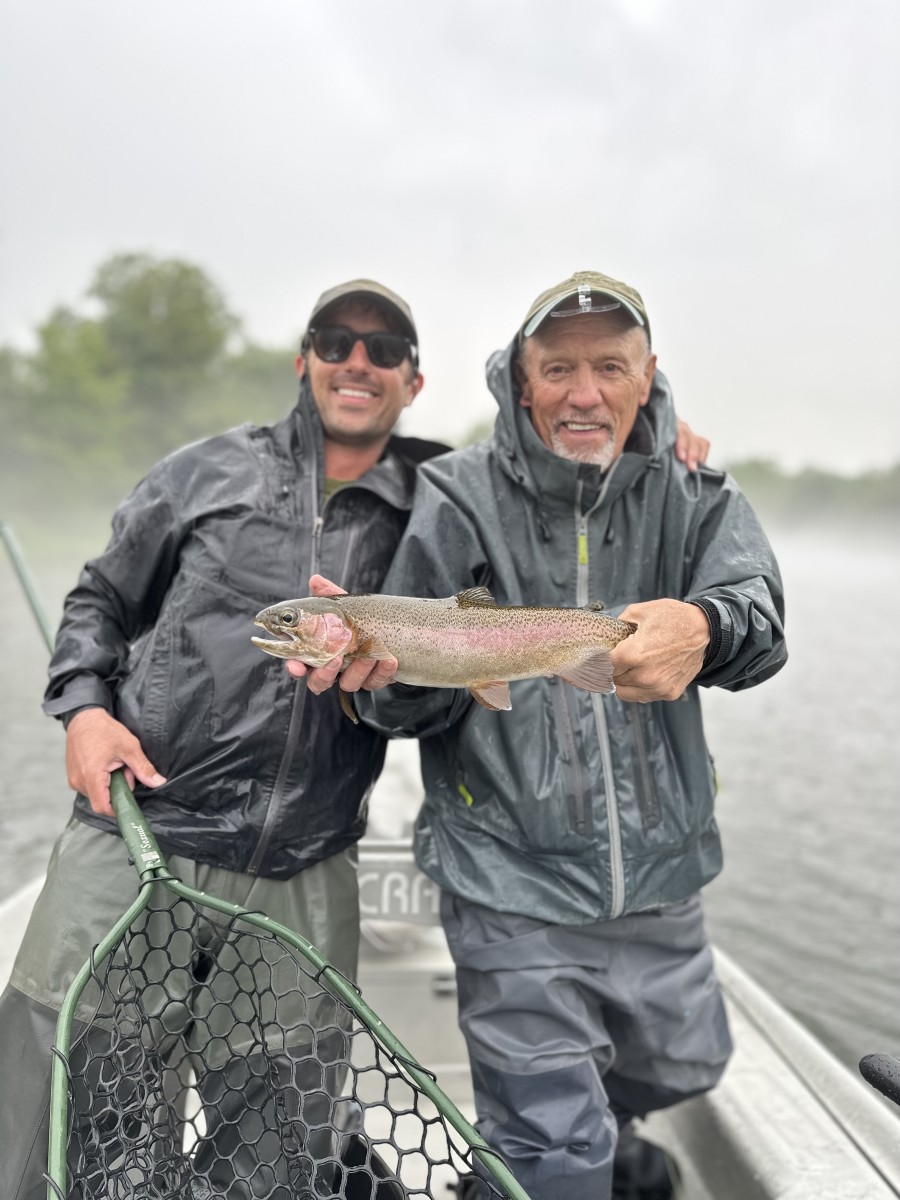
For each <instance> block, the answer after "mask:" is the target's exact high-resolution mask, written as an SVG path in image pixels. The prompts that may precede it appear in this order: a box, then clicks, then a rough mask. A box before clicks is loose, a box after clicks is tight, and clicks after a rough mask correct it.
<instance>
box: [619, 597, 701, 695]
mask: <svg viewBox="0 0 900 1200" xmlns="http://www.w3.org/2000/svg"><path fill="white" fill-rule="evenodd" d="M621 619H622V620H623V621H634V622H635V624H636V625H637V630H636V631H635V632H634V633H633V634H632V635H631V637H627V638H625V640H624V641H622V642H619V644H618V646H616V648H615V649H614V650H613V651H612V654H611V658H612V661H613V667H614V672H615V674H614V679H615V684H616V692H617V693H618V695H619V696H620V698H621V699H622V700H629V701H634V702H636V703H638V704H646V703H648V702H649V701H651V700H677V699H678V698H679V696H681V695H683V693H684V690H685V688H686V687H687V686H688V684H689V683H690V682H691V681H692V680H693V679H694V678H695V677H696V675H697V674H698V673H699V671H700V669H701V667H702V666H703V656H704V654H705V652H706V647H707V646H708V645H709V623H708V622H707V620H706V617H705V615H704V613H703V610H702V609H700V608H698V607H697V606H696V605H695V604H684V603H682V601H680V600H650V601H648V602H647V603H645V604H629V606H628V608H626V609H625V611H624V612H623V613H622V614H621Z"/></svg>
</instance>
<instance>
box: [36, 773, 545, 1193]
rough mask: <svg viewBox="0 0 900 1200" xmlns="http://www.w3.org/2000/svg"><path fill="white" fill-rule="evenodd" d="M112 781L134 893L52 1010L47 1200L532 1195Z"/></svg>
mask: <svg viewBox="0 0 900 1200" xmlns="http://www.w3.org/2000/svg"><path fill="white" fill-rule="evenodd" d="M110 790H111V795H112V801H113V807H114V809H115V812H116V816H117V818H118V821H119V827H120V830H121V832H122V836H123V838H124V840H125V843H126V846H127V849H128V853H129V854H130V856H131V859H132V860H133V862H134V865H135V870H136V872H137V875H138V877H139V890H138V894H137V898H136V899H135V901H134V903H133V904H132V905H131V907H130V908H129V909H128V911H127V912H126V913H124V914H123V916H122V918H121V919H120V920H119V921H118V923H117V924H116V925H115V926H114V928H113V929H111V930H110V932H109V933H108V934H107V935H106V937H105V938H103V940H102V941H101V942H100V943H99V944H98V945H97V946H96V947H95V948H94V950H93V952H92V954H91V958H90V960H89V961H88V962H87V963H85V964H84V966H83V967H82V969H81V970H80V971H79V973H78V975H77V976H76V978H75V979H74V981H73V982H72V985H71V987H70V988H69V991H68V993H67V995H66V998H65V1001H64V1003H63V1006H62V1009H61V1010H60V1014H59V1020H58V1023H57V1030H56V1038H55V1042H54V1062H53V1071H52V1079H51V1104H50V1142H49V1156H48V1170H47V1196H48V1200H331V1198H335V1200H337V1198H342V1200H406V1198H407V1197H422V1198H426V1197H431V1198H433V1200H438V1197H441V1200H444V1198H445V1197H446V1196H447V1194H448V1190H452V1189H453V1188H454V1187H455V1185H456V1184H457V1182H458V1181H459V1179H460V1178H462V1177H464V1176H466V1175H468V1174H475V1175H477V1176H479V1177H480V1179H481V1181H482V1182H481V1185H480V1186H481V1188H482V1191H483V1194H484V1195H485V1196H490V1197H500V1198H504V1197H505V1198H508V1200H528V1197H527V1195H526V1193H525V1192H524V1191H523V1190H522V1188H521V1187H520V1186H519V1185H518V1184H517V1183H516V1181H515V1179H514V1178H513V1176H512V1174H511V1172H510V1171H509V1169H508V1167H507V1166H506V1164H505V1163H504V1162H503V1161H502V1159H501V1158H500V1157H499V1156H498V1155H497V1153H496V1151H494V1150H492V1149H491V1148H490V1147H489V1146H488V1145H487V1143H486V1142H485V1141H484V1140H483V1139H482V1138H481V1137H480V1136H479V1135H478V1133H477V1132H476V1131H475V1129H474V1128H473V1127H472V1126H471V1124H470V1123H469V1122H468V1121H467V1120H466V1118H465V1117H464V1116H463V1115H462V1113H460V1111H459V1110H458V1109H457V1108H456V1106H455V1105H454V1104H453V1103H452V1101H451V1100H450V1099H449V1098H448V1097H447V1096H446V1095H445V1094H444V1092H443V1091H442V1090H441V1088H440V1087H439V1086H438V1084H437V1080H436V1078H435V1077H434V1075H433V1074H432V1073H431V1072H429V1071H428V1070H426V1068H425V1067H423V1066H422V1065H421V1064H420V1063H419V1062H418V1061H417V1060H416V1059H415V1058H414V1057H413V1055H412V1054H411V1053H410V1052H409V1051H408V1050H407V1049H406V1048H405V1046H403V1044H402V1043H401V1042H400V1041H399V1039H398V1038H397V1037H395V1035H394V1034H393V1033H392V1032H391V1031H390V1030H389V1029H388V1028H387V1027H386V1026H385V1025H384V1023H383V1022H382V1021H381V1019H380V1018H379V1017H378V1016H377V1014H376V1013H375V1012H373V1011H372V1009H371V1008H369V1006H368V1005H367V1004H366V1003H365V1001H364V1000H363V998H362V996H361V994H360V992H359V990H358V989H357V988H356V987H355V985H353V984H352V983H350V982H349V981H348V980H347V979H345V978H344V977H343V976H342V975H341V974H340V972H339V971H337V970H336V969H335V968H334V967H332V966H331V965H330V964H329V963H328V961H327V960H326V959H325V958H324V957H323V956H322V955H321V954H320V953H319V951H318V950H316V948H315V947H314V946H313V945H311V944H310V943H309V942H308V941H307V940H306V939H305V938H303V937H301V936H300V935H299V934H297V933H296V932H294V931H293V930H291V929H288V928H287V927H286V926H284V925H281V924H280V923H279V922H277V921H273V920H271V919H270V918H269V917H267V916H266V915H265V914H263V913H259V912H251V911H248V910H246V909H243V908H241V907H240V906H239V905H235V904H231V903H229V902H228V901H224V900H220V899H218V898H216V897H214V896H210V895H207V894H206V893H204V892H199V891H197V890H196V889H194V888H191V887H188V886H186V885H185V884H183V883H182V882H181V881H180V880H178V879H177V878H175V877H174V876H173V875H172V874H171V873H170V871H169V870H168V867H167V865H166V862H165V859H164V857H163V855H162V853H161V851H160V849H159V847H158V845H157V844H156V841H155V839H154V837H153V835H152V833H151V832H150V830H149V828H148V826H147V824H146V822H145V820H144V818H143V816H142V814H141V812H140V809H139V808H138V806H137V804H136V802H135V800H134V797H133V795H132V794H131V791H130V789H129V788H128V786H127V784H126V782H125V780H124V777H123V776H122V774H121V772H116V773H115V774H114V775H113V779H112V785H111V789H110Z"/></svg>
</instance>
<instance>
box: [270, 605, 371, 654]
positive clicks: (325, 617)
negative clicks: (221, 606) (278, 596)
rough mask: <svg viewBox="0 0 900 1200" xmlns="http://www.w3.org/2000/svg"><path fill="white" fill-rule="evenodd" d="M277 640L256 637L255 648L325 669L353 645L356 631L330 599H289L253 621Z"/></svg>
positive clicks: (271, 606)
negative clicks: (326, 665) (327, 664)
mask: <svg viewBox="0 0 900 1200" xmlns="http://www.w3.org/2000/svg"><path fill="white" fill-rule="evenodd" d="M253 624H254V625H259V626H260V627H261V628H262V629H265V630H266V632H267V633H271V634H273V635H274V637H273V638H271V639H270V638H260V637H254V638H251V639H250V640H251V641H252V642H253V644H254V646H258V647H259V648H260V650H264V651H265V652H266V654H274V655H275V657H276V658H296V659H299V661H300V662H302V663H306V665H307V666H308V667H324V666H325V664H326V663H330V662H331V660H332V659H333V658H336V657H338V656H339V655H343V654H344V653H345V652H346V651H347V650H348V649H349V648H350V647H351V646H352V644H353V641H354V630H353V628H352V626H351V625H350V624H349V622H347V621H346V620H345V619H344V617H343V616H342V614H341V613H340V611H339V609H338V608H337V606H336V605H335V604H334V603H332V602H331V600H330V599H327V598H324V597H318V596H308V597H307V598H306V599H305V600H285V601H283V602H282V603H281V604H272V605H270V606H269V607H268V608H264V609H263V610H262V612H258V613H257V614H256V616H255V617H254V619H253Z"/></svg>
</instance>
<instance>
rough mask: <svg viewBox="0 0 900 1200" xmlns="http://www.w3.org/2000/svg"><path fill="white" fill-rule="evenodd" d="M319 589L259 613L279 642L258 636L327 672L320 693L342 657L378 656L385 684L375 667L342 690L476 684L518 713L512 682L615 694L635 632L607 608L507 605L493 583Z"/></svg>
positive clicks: (483, 698)
mask: <svg viewBox="0 0 900 1200" xmlns="http://www.w3.org/2000/svg"><path fill="white" fill-rule="evenodd" d="M316 584H317V590H319V591H320V592H327V595H321V596H307V597H305V598H303V599H299V600H285V601H282V602H281V603H279V604H272V605H270V606H269V607H268V608H266V609H263V611H262V612H260V613H257V615H256V618H255V623H256V624H257V625H259V626H260V627H261V628H263V629H265V630H267V631H268V632H269V633H271V634H273V635H274V638H258V637H255V638H253V639H252V640H253V642H254V644H255V645H257V646H258V647H259V648H260V649H261V650H264V651H265V652H266V653H267V654H273V655H276V656H277V657H278V658H285V659H298V660H300V661H301V662H303V663H305V664H306V665H307V666H308V667H314V668H319V669H321V668H325V669H326V671H327V672H329V674H328V675H325V676H324V677H323V676H322V675H320V676H319V677H318V679H317V681H316V686H317V687H318V688H319V690H325V688H326V687H327V686H330V684H331V682H333V678H334V676H333V675H332V674H330V673H331V672H334V671H335V670H336V664H335V659H338V658H341V659H344V660H347V659H350V660H371V659H375V660H379V661H380V663H381V667H382V672H383V678H382V679H381V680H379V677H378V675H377V674H376V672H375V670H374V669H373V670H371V671H369V670H368V667H366V668H365V678H364V681H363V682H360V680H359V679H357V678H355V677H351V680H350V681H349V682H350V686H349V687H348V686H346V685H345V683H344V680H343V679H342V681H341V691H342V693H345V692H347V691H349V690H351V688H352V690H356V688H358V687H359V686H362V687H365V688H367V689H369V690H374V689H375V688H376V687H379V686H383V683H386V682H388V681H389V680H390V679H391V678H393V679H396V680H397V681H398V682H399V683H409V684H413V685H415V686H418V687H435V688H467V689H468V691H469V692H470V693H471V694H472V696H473V697H474V698H475V699H476V700H477V701H478V703H479V704H482V705H483V706H484V707H485V708H488V709H491V710H497V709H509V708H511V707H512V706H511V704H510V698H509V682H510V681H511V680H515V679H534V678H536V677H539V676H550V675H556V676H558V677H559V678H560V679H563V680H565V681H566V682H567V683H571V684H572V685H573V686H574V687H580V688H584V689H585V690H586V691H590V692H611V691H613V663H612V659H611V658H610V650H612V648H613V647H614V646H616V645H617V644H618V643H619V642H620V641H621V640H622V639H623V638H627V637H630V636H631V634H633V633H634V630H635V626H634V625H632V624H631V623H629V622H627V621H620V620H618V619H617V618H616V617H610V616H607V614H606V613H604V612H601V611H600V609H601V607H602V606H601V605H597V604H589V605H587V606H586V607H585V608H539V607H533V606H528V605H508V606H503V605H498V604H497V602H496V601H495V600H494V598H493V596H492V595H491V594H490V592H489V591H488V590H487V588H484V587H473V588H468V589H467V590H465V591H462V592H460V593H459V594H458V595H456V596H447V597H446V598H441V599H434V600H432V599H418V598H416V597H412V596H383V595H347V594H346V593H344V592H340V591H337V590H336V589H334V588H333V587H331V586H330V585H329V584H328V581H327V580H322V579H319V580H317V581H316ZM349 670H350V668H347V671H349ZM347 671H345V676H346V674H347ZM292 673H293V674H303V673H301V672H297V671H294V672H292ZM344 701H345V697H343V695H342V703H344ZM344 707H345V709H346V704H345V703H344Z"/></svg>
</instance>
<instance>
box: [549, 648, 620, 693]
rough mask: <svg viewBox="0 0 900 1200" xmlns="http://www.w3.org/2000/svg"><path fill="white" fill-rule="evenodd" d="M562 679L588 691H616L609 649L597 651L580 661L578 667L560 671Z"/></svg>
mask: <svg viewBox="0 0 900 1200" xmlns="http://www.w3.org/2000/svg"><path fill="white" fill-rule="evenodd" d="M558 674H559V677H560V679H564V680H565V681H566V683H571V684H572V686H573V687H577V688H583V689H584V690H585V691H586V692H614V691H615V690H616V685H615V684H614V683H613V664H612V659H611V658H610V657H609V651H608V650H598V651H597V653H596V654H595V655H594V656H593V657H592V658H589V659H587V661H586V662H583V663H580V664H579V665H578V666H577V667H568V668H567V669H566V670H565V671H559V672H558Z"/></svg>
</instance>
